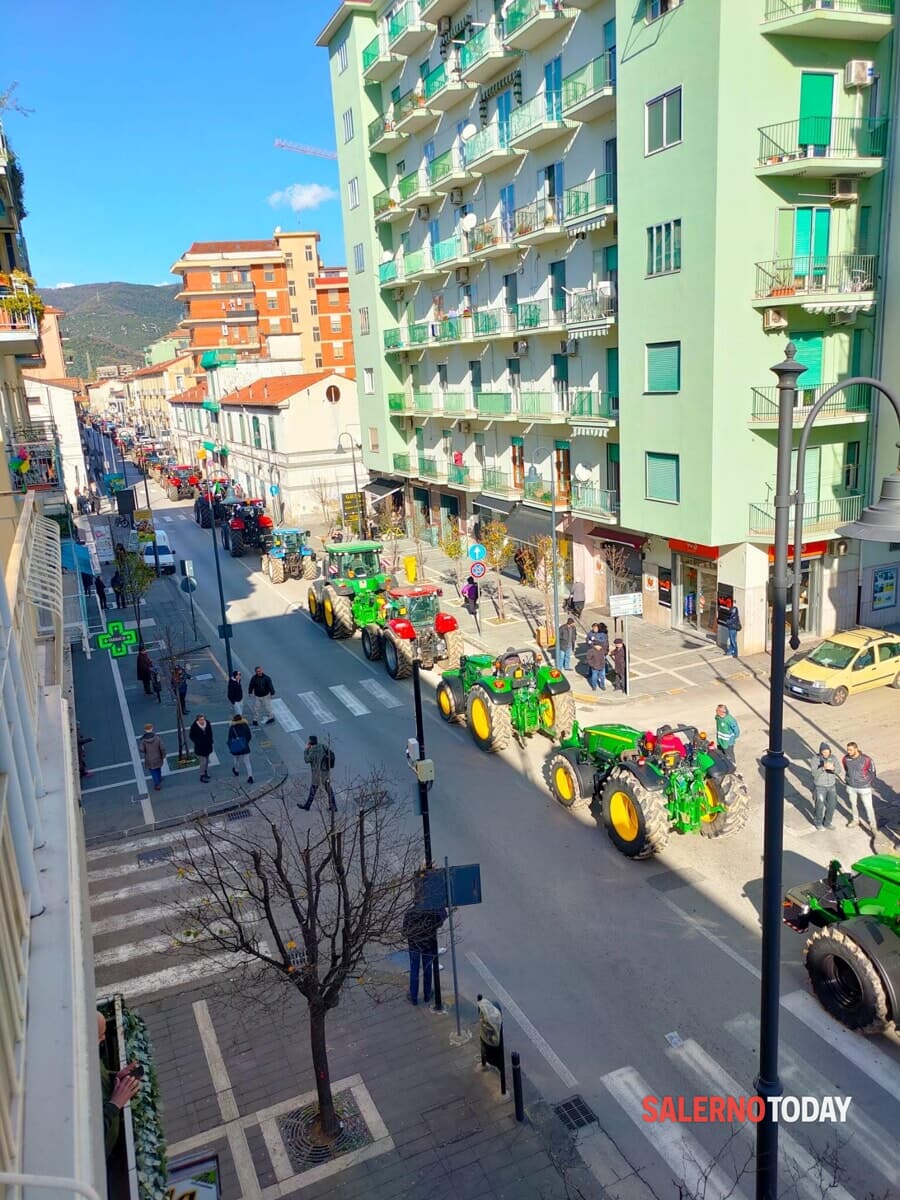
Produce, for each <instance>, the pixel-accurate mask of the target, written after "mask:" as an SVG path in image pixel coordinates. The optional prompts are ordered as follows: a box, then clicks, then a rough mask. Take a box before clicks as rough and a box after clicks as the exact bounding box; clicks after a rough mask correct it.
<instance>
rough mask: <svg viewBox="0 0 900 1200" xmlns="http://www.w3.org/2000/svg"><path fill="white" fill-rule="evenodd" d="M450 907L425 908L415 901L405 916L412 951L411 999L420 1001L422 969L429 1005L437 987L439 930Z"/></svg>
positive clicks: (426, 1000) (410, 950) (423, 999)
mask: <svg viewBox="0 0 900 1200" xmlns="http://www.w3.org/2000/svg"><path fill="white" fill-rule="evenodd" d="M446 914H447V910H446V909H421V908H418V907H417V906H416V905H415V904H413V905H412V907H411V908H409V909H407V911H406V913H405V914H404V916H403V936H404V937H405V938H406V948H407V951H408V952H409V1002H410V1004H418V1003H419V971H420V969H421V972H422V1001H423V1003H424V1004H428V1003H429V1001H430V1000H431V994H432V989H433V987H434V971H435V959H436V957H437V931H438V930H439V929H440V927H441V926H442V925H443V923H444V920H445V917H446Z"/></svg>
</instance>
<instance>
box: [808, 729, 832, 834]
mask: <svg viewBox="0 0 900 1200" xmlns="http://www.w3.org/2000/svg"><path fill="white" fill-rule="evenodd" d="M809 769H810V771H811V772H812V782H813V801H814V803H815V816H814V821H815V826H816V829H834V825H833V824H832V819H833V817H834V810H835V808H837V763H836V761H835V758H834V755H833V754H832V753H831V747H830V746H829V745H828V743H827V742H822V744H821V745H820V746H819V753H818V754H817V755H815V757H814V758H811V759H810V760H809Z"/></svg>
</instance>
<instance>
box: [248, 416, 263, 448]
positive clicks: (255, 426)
mask: <svg viewBox="0 0 900 1200" xmlns="http://www.w3.org/2000/svg"><path fill="white" fill-rule="evenodd" d="M250 426H251V428H252V430H253V445H254V448H255V449H257V450H262V436H261V435H260V432H259V417H251V418H250Z"/></svg>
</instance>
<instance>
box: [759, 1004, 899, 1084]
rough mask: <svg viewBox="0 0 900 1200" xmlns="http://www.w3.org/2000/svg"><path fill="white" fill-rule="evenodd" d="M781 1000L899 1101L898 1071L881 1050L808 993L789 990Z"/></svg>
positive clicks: (808, 1026)
mask: <svg viewBox="0 0 900 1200" xmlns="http://www.w3.org/2000/svg"><path fill="white" fill-rule="evenodd" d="M781 1003H782V1005H783V1006H784V1007H785V1008H786V1009H787V1010H788V1012H790V1013H793V1014H794V1016H795V1017H797V1018H798V1019H799V1020H800V1021H802V1022H803V1024H804V1025H806V1026H807V1028H809V1029H813V1030H814V1031H815V1032H816V1033H817V1034H818V1035H819V1037H820V1038H822V1040H823V1041H825V1042H827V1043H828V1045H829V1046H831V1047H833V1048H834V1049H835V1050H837V1051H838V1053H840V1054H843V1056H844V1057H845V1058H847V1059H849V1060H850V1062H852V1063H853V1065H854V1066H855V1067H856V1068H857V1070H859V1071H862V1073H863V1074H864V1075H868V1077H869V1078H870V1079H871V1080H872V1081H873V1082H874V1083H877V1084H878V1086H879V1087H880V1088H882V1089H883V1090H884V1091H886V1092H887V1093H888V1095H890V1096H893V1097H894V1099H895V1100H898V1101H900V1072H898V1071H897V1064H896V1063H895V1062H892V1061H891V1059H890V1058H888V1056H887V1055H886V1054H885V1053H884V1051H883V1050H879V1049H878V1048H877V1047H876V1046H873V1045H872V1043H871V1042H870V1041H867V1040H866V1039H865V1038H863V1037H860V1036H859V1034H858V1033H854V1032H853V1031H852V1030H851V1029H845V1028H844V1026H843V1025H839V1024H838V1023H837V1021H835V1020H833V1019H832V1018H831V1017H829V1015H828V1014H827V1013H826V1012H825V1010H824V1009H823V1008H821V1007H820V1005H819V1002H818V1000H816V999H815V997H814V996H811V995H809V993H808V992H801V991H796V992H790V993H789V994H788V995H787V996H782V998H781Z"/></svg>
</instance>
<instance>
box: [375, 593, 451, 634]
mask: <svg viewBox="0 0 900 1200" xmlns="http://www.w3.org/2000/svg"><path fill="white" fill-rule="evenodd" d="M442 594H443V593H442V591H441V589H440V588H438V587H435V586H434V585H433V584H419V585H412V584H410V585H409V586H408V587H393V588H390V589H389V590H388V592H387V596H386V601H385V603H386V610H387V611H386V614H385V615H386V616H387V618H388V619H389V620H390V619H392V618H396V617H403V618H405V619H406V620H407V621H409V623H410V625H413V626H423V625H433V624H434V620H435V617H436V616H437V615H438V612H439V610H440V597H441V595H442Z"/></svg>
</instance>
